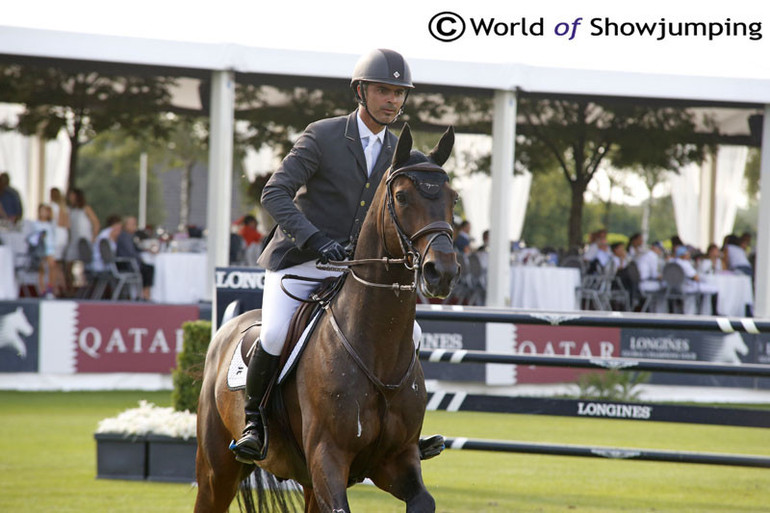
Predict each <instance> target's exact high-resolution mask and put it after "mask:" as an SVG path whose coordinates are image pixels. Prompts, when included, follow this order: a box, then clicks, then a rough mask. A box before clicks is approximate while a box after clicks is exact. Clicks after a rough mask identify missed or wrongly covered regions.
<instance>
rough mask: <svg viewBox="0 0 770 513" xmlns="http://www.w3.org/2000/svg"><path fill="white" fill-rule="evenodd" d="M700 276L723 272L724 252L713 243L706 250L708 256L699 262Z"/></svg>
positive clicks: (704, 256)
mask: <svg viewBox="0 0 770 513" xmlns="http://www.w3.org/2000/svg"><path fill="white" fill-rule="evenodd" d="M697 269H698V274H700V275H704V274H716V273H718V272H719V271H721V270H722V252H721V251H719V246H717V245H716V244H714V243H713V242H712V243H711V244H709V246H708V248H707V249H706V254H705V255H703V257H702V258H701V259H700V262H698V266H697Z"/></svg>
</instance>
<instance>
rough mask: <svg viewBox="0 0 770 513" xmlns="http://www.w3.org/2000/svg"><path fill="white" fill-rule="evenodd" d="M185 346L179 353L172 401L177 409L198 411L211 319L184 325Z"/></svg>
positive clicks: (174, 374)
mask: <svg viewBox="0 0 770 513" xmlns="http://www.w3.org/2000/svg"><path fill="white" fill-rule="evenodd" d="M182 331H183V335H184V346H183V347H182V351H181V352H180V353H179V354H178V355H177V366H176V369H175V370H174V373H173V376H172V377H173V380H174V391H173V392H172V393H171V402H172V403H173V405H174V409H175V410H177V411H184V410H188V411H191V412H196V411H198V396H199V395H200V392H201V382H202V381H203V364H204V362H205V360H206V351H207V350H208V347H209V341H210V340H211V322H210V321H190V322H186V323H184V324H183V325H182Z"/></svg>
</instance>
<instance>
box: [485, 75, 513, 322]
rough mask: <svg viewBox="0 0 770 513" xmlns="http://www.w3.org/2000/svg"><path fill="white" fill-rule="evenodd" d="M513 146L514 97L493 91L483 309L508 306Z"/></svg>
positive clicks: (511, 92) (501, 91)
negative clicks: (484, 300) (487, 250)
mask: <svg viewBox="0 0 770 513" xmlns="http://www.w3.org/2000/svg"><path fill="white" fill-rule="evenodd" d="M515 143H516V93H515V92H514V91H504V90H498V91H495V97H494V113H493V120H492V198H491V200H492V201H491V205H490V209H491V212H490V218H489V219H490V226H489V268H488V269H487V284H488V285H487V302H486V304H487V306H494V307H510V306H511V258H510V255H511V241H510V240H509V233H510V225H511V221H512V220H511V214H512V209H511V201H510V196H509V194H510V191H511V187H512V184H513V163H514V151H515Z"/></svg>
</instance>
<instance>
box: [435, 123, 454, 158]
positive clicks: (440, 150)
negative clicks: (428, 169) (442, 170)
mask: <svg viewBox="0 0 770 513" xmlns="http://www.w3.org/2000/svg"><path fill="white" fill-rule="evenodd" d="M454 145H455V129H454V128H453V127H452V126H451V125H450V127H449V128H447V129H446V132H444V135H442V136H441V139H440V140H439V142H438V144H437V145H436V147H435V148H433V149H432V150H430V153H429V154H428V156H429V157H430V158H431V159H433V162H435V163H436V164H438V165H439V166H443V165H444V162H446V161H447V159H448V158H449V155H451V153H452V147H453V146H454Z"/></svg>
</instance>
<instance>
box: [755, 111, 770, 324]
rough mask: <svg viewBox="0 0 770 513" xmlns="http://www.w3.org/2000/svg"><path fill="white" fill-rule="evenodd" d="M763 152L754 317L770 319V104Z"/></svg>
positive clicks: (766, 116)
mask: <svg viewBox="0 0 770 513" xmlns="http://www.w3.org/2000/svg"><path fill="white" fill-rule="evenodd" d="M761 151H762V158H761V164H760V171H759V173H760V174H759V191H760V192H759V222H758V224H757V245H756V255H757V260H756V262H755V267H754V269H755V274H754V276H755V278H754V279H755V281H754V291H755V298H754V315H755V316H756V317H770V104H766V105H765V115H764V118H763V121H762V146H761Z"/></svg>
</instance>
